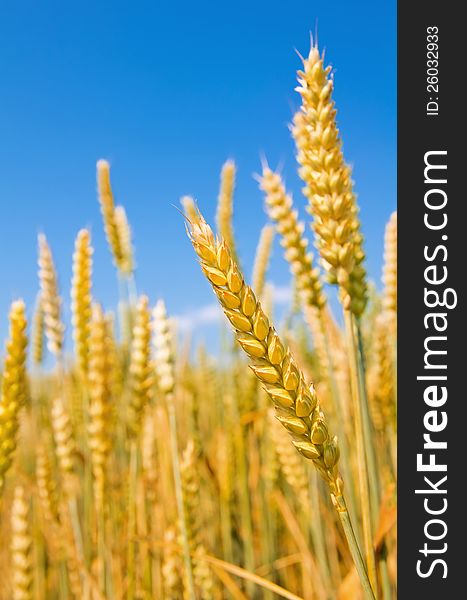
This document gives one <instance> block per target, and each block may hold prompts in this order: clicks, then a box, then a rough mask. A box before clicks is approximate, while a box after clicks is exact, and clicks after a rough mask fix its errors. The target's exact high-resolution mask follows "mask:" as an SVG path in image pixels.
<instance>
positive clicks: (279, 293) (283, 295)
mask: <svg viewBox="0 0 467 600" xmlns="http://www.w3.org/2000/svg"><path fill="white" fill-rule="evenodd" d="M271 286H272V297H273V300H274V304H275V305H276V306H282V305H284V304H290V302H292V289H291V287H290V286H288V285H275V284H274V283H273V284H271Z"/></svg>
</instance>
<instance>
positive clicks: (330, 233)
mask: <svg viewBox="0 0 467 600" xmlns="http://www.w3.org/2000/svg"><path fill="white" fill-rule="evenodd" d="M298 83H299V85H298V87H297V88H296V89H297V91H298V92H299V94H300V95H301V98H302V107H301V111H300V112H298V113H296V115H295V118H294V123H293V127H292V133H293V136H294V138H295V143H296V146H297V160H298V162H299V164H300V165H301V168H300V171H299V172H300V176H301V178H302V179H303V181H304V182H305V183H306V185H305V188H304V190H303V191H304V194H305V196H306V197H307V198H308V201H309V212H310V214H311V215H312V216H313V228H314V231H315V234H316V243H317V246H318V248H319V251H320V254H321V258H322V261H323V265H324V267H325V269H326V271H327V273H328V276H329V280H330V282H331V283H337V284H338V285H339V289H340V296H341V301H342V303H343V305H344V306H345V308H347V309H350V310H351V311H352V312H353V313H354V314H355V315H357V316H359V315H361V314H362V313H363V310H364V309H365V305H366V273H365V269H364V267H363V264H362V263H363V260H364V258H365V255H364V252H363V248H362V242H363V238H362V235H361V233H360V222H359V220H358V209H357V204H356V200H355V195H354V192H353V184H352V180H351V173H350V168H349V167H348V165H346V164H345V162H344V157H343V154H342V143H341V140H340V137H339V131H338V129H337V125H336V110H335V107H334V101H333V100H332V90H333V85H334V82H333V78H332V75H331V67H324V64H323V58H322V57H321V56H320V54H319V51H318V48H317V47H316V46H312V48H311V50H310V53H309V55H308V57H307V58H306V59H304V60H303V70H302V71H299V72H298Z"/></svg>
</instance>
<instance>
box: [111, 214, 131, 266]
mask: <svg viewBox="0 0 467 600" xmlns="http://www.w3.org/2000/svg"><path fill="white" fill-rule="evenodd" d="M115 223H116V226H117V231H118V237H119V239H120V246H121V251H122V261H121V265H120V269H121V271H122V273H124V274H125V275H131V274H132V273H133V271H134V269H135V260H134V252H133V242H132V231H131V227H130V224H129V222H128V218H127V216H126V211H125V209H124V207H123V206H116V207H115Z"/></svg>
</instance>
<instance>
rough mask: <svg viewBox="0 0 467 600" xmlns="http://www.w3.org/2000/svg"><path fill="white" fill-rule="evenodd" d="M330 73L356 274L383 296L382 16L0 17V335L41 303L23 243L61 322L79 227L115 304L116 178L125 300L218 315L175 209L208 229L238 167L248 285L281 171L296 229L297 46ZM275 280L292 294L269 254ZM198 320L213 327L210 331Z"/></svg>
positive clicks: (93, 8) (294, 10)
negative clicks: (126, 272) (129, 270)
mask: <svg viewBox="0 0 467 600" xmlns="http://www.w3.org/2000/svg"><path fill="white" fill-rule="evenodd" d="M316 27H317V28H318V34H319V43H320V47H321V48H325V49H326V57H327V59H328V61H329V62H330V63H331V64H332V65H333V67H334V69H335V94H334V97H335V100H336V103H337V108H338V121H339V126H340V129H341V133H342V136H343V139H344V153H345V156H346V159H347V161H349V162H350V163H351V164H352V165H353V166H354V179H355V182H356V191H357V193H358V197H359V203H360V206H361V218H362V222H363V229H364V233H365V236H366V249H367V253H368V262H367V266H368V271H369V273H370V276H371V277H372V278H373V279H375V280H377V281H378V282H379V278H380V269H381V254H382V237H383V232H384V224H385V221H386V219H387V218H388V217H389V215H390V213H391V211H392V210H394V208H395V204H396V6H395V2H366V1H354V2H348V1H343V0H339V1H333V2H323V1H320V2H317V1H313V0H308V1H307V2H305V1H301V0H297V1H296V2H289V3H286V2H272V1H268V2H265V1H257V2H244V1H237V2H235V3H232V2H229V3H227V2H217V3H215V2H200V1H198V2H188V1H186V0H185V1H184V2H174V1H172V2H157V1H156V2H154V1H153V2H147V1H143V2H132V3H130V2H119V1H114V2H99V1H94V2H87V1H84V2H80V3H63V2H58V1H57V2H52V1H44V2H40V3H39V2H33V1H31V0H25V1H23V2H20V3H13V2H3V3H2V4H1V6H0V70H1V73H2V76H1V84H0V85H1V109H0V131H1V137H0V165H1V168H0V203H1V207H2V208H1V216H2V218H1V219H0V280H1V281H2V289H1V294H0V336H1V338H4V337H5V335H6V331H7V317H6V315H7V311H8V306H9V303H10V302H11V300H12V299H14V298H16V297H18V296H21V297H24V299H25V300H26V302H27V303H28V305H29V307H30V308H32V304H33V301H34V298H35V295H36V291H37V277H36V272H37V267H36V238H37V233H38V232H40V231H44V232H45V233H46V235H47V237H48V239H49V242H50V244H51V246H52V248H53V251H54V254H55V257H56V263H57V268H58V271H59V275H60V282H61V287H62V291H63V295H64V298H65V308H66V311H67V310H68V309H67V306H68V305H69V284H70V279H71V255H72V251H73V243H74V237H75V235H76V233H77V231H78V230H79V229H80V228H81V227H85V226H89V227H90V228H91V231H92V236H93V244H94V247H95V266H94V276H95V285H94V293H95V296H96V298H98V299H99V300H101V301H102V302H103V303H104V304H105V305H106V307H109V308H111V307H113V306H114V305H115V299H116V297H117V293H118V288H117V283H116V277H115V274H114V271H113V268H112V265H111V260H110V256H109V252H108V250H107V246H106V242H105V238H104V235H103V231H102V226H101V219H100V214H99V209H98V204H97V201H96V194H95V162H96V160H97V159H99V158H107V159H108V160H110V162H111V164H112V179H113V185H114V190H115V194H116V199H117V201H118V202H119V203H123V204H124V205H125V207H126V209H127V214H128V217H129V219H130V221H131V224H132V227H133V230H134V235H135V242H136V260H137V263H138V271H137V283H138V288H139V290H140V291H144V292H146V293H148V294H149V296H150V298H151V300H152V301H155V300H156V299H157V298H158V297H164V299H165V300H166V303H167V306H168V310H169V312H170V313H171V314H176V315H185V316H188V317H189V318H191V317H192V316H193V315H197V314H199V313H198V311H199V310H201V311H203V310H204V311H205V312H206V311H207V313H209V306H210V304H212V302H213V297H212V294H211V292H210V290H209V289H208V286H207V285H206V284H205V282H204V281H203V280H202V276H201V274H200V271H199V268H198V267H197V265H196V262H195V260H194V256H193V252H192V250H191V248H190V245H189V242H188V241H187V239H186V237H185V234H184V227H183V222H182V219H181V217H180V215H179V213H178V212H177V211H176V210H175V209H174V207H173V204H178V200H179V198H180V196H181V195H183V194H192V195H193V196H195V198H196V199H197V201H198V203H199V206H200V208H201V209H202V211H203V212H204V214H205V216H206V217H207V218H208V220H210V221H211V222H212V221H213V218H214V214H215V203H216V196H217V190H218V180H219V170H220V168H221V165H222V163H223V162H224V161H225V160H226V159H227V158H233V159H235V161H236V162H237V165H238V180H237V192H236V208H235V229H236V233H237V237H238V246H239V249H240V253H241V256H242V262H243V264H244V265H245V266H246V267H247V269H246V270H247V274H249V271H250V265H251V263H252V260H253V256H254V251H255V246H256V242H257V239H258V235H259V231H260V229H261V226H262V225H263V224H264V223H265V220H266V217H265V214H264V211H263V202H262V197H261V193H260V191H259V190H258V188H257V183H256V182H255V181H254V179H253V177H252V175H253V173H255V172H257V171H258V170H259V168H260V155H261V154H262V153H264V154H265V155H266V156H267V158H268V160H269V162H270V164H271V165H272V166H276V165H278V164H280V165H282V171H283V173H284V175H285V177H286V181H287V185H288V187H289V189H290V190H291V191H292V192H293V193H294V198H295V202H296V204H297V206H298V207H299V208H300V210H301V211H302V216H303V217H306V213H305V212H304V210H303V208H304V206H305V203H304V200H303V198H302V196H301V194H300V187H301V186H300V180H299V179H298V177H297V174H296V164H295V159H294V151H293V143H292V141H291V138H290V134H289V131H288V127H287V126H288V123H289V122H290V119H291V116H292V114H293V111H294V109H296V108H297V106H298V103H299V98H298V94H297V93H296V92H294V87H295V76H296V70H297V69H298V68H299V67H300V60H299V58H298V56H297V54H296V52H295V49H297V50H299V51H300V52H301V53H302V54H304V53H306V52H307V51H308V48H309V35H310V31H313V32H314V31H315V28H316ZM271 279H272V281H274V283H275V284H276V285H277V286H281V287H284V286H287V285H288V282H289V275H288V269H287V266H286V264H285V263H284V261H283V260H282V256H281V250H280V247H279V246H278V243H277V242H276V246H275V251H274V256H273V262H272V267H271ZM205 320H206V321H209V318H206V319H205Z"/></svg>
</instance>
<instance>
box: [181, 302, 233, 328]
mask: <svg viewBox="0 0 467 600" xmlns="http://www.w3.org/2000/svg"><path fill="white" fill-rule="evenodd" d="M221 316H222V312H221V309H220V306H219V305H218V304H216V303H214V302H213V303H211V304H205V305H204V306H200V307H199V308H193V309H191V310H188V311H187V312H185V313H183V314H181V315H175V316H174V317H173V318H174V321H175V323H176V327H177V330H178V331H179V332H181V333H186V332H189V331H193V330H194V329H196V328H197V327H199V326H202V325H213V324H217V323H218V322H219V321H220V319H221Z"/></svg>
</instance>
